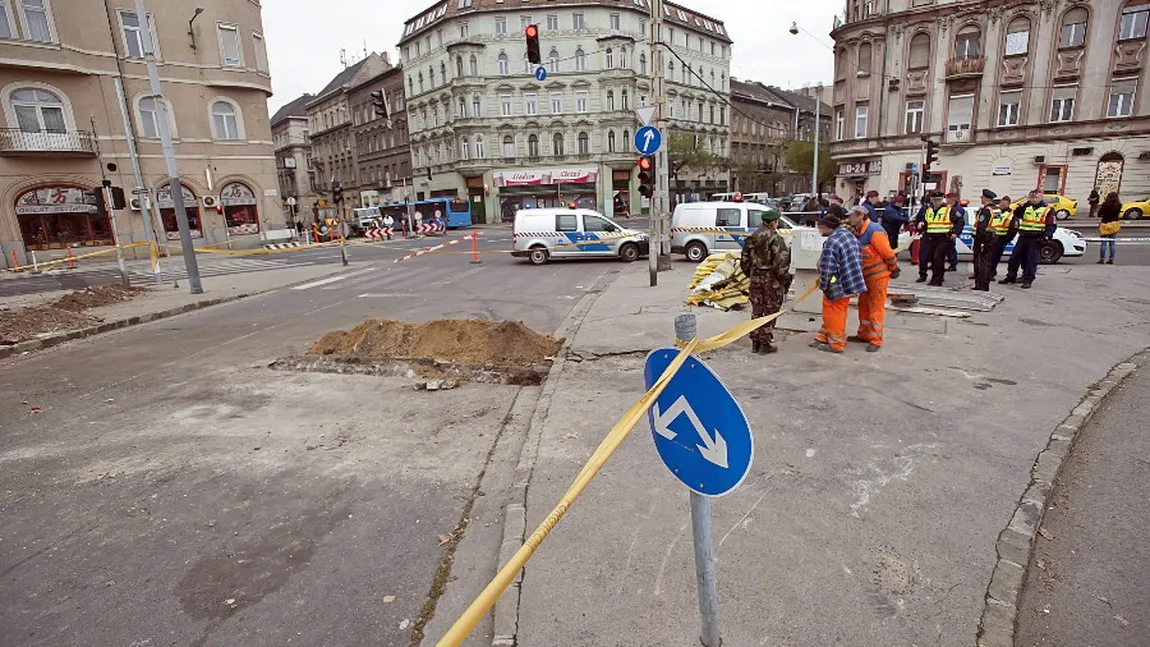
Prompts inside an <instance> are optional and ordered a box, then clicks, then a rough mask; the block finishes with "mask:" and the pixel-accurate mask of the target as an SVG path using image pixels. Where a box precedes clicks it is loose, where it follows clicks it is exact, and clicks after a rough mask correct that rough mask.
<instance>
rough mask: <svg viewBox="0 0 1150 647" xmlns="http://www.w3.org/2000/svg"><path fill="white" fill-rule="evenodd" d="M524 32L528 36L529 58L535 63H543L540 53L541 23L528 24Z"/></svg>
mask: <svg viewBox="0 0 1150 647" xmlns="http://www.w3.org/2000/svg"><path fill="white" fill-rule="evenodd" d="M523 33H524V34H525V35H526V36H527V60H529V61H531V62H532V63H533V64H535V65H539V64H541V63H543V57H542V56H541V55H540V54H539V25H527V28H526V29H524V30H523Z"/></svg>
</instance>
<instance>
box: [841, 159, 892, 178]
mask: <svg viewBox="0 0 1150 647" xmlns="http://www.w3.org/2000/svg"><path fill="white" fill-rule="evenodd" d="M880 173H882V160H871V161H869V162H844V163H842V164H839V173H838V174H839V176H840V177H859V176H863V175H878V174H880Z"/></svg>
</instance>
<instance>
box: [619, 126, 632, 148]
mask: <svg viewBox="0 0 1150 647" xmlns="http://www.w3.org/2000/svg"><path fill="white" fill-rule="evenodd" d="M620 141H622V142H623V145H624V146H626V145H627V142H629V141H631V131H629V130H627V129H626V128H624V129H623V136H622V137H621V138H620Z"/></svg>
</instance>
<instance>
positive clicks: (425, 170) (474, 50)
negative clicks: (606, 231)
mask: <svg viewBox="0 0 1150 647" xmlns="http://www.w3.org/2000/svg"><path fill="white" fill-rule="evenodd" d="M664 13H665V18H666V35H665V39H666V41H667V42H668V44H669V45H670V49H671V50H672V51H673V53H668V54H667V56H666V59H665V64H666V66H667V69H666V72H667V95H668V118H669V119H670V120H671V123H670V127H671V128H672V129H673V130H682V131H687V132H690V133H693V134H694V135H696V136H697V140H698V141H699V145H700V146H702V147H705V148H706V150H708V151H711V152H714V153H715V154H717V155H722V156H726V155H727V154H728V151H729V137H730V128H729V121H728V119H729V115H728V114H727V106H726V103H725V102H724V101H723V100H722V95H725V94H726V93H727V92H728V91H729V78H728V77H729V74H730V72H729V70H730V57H731V40H730V38H729V36H728V35H727V32H726V29H725V27H724V26H723V23H722V22H720V21H718V20H715V19H713V18H710V17H708V16H704V15H703V14H700V13H698V12H696V11H692V10H689V9H687V8H685V7H682V6H679V5H674V4H670V3H667V4H665V5H664ZM649 21H650V5H649V4H648V3H647V1H646V0H628V1H625V2H624V1H618V0H549V1H548V2H546V3H538V4H529V3H527V2H517V3H514V4H511V3H506V4H505V3H504V2H503V1H502V0H448V1H447V2H437V3H436V4H434V5H432V6H431V7H430V8H428V9H427V10H425V11H423V12H421V13H420V14H418V15H417V16H415V17H413V18H411V19H409V20H408V21H407V22H406V24H405V27H404V32H403V37H402V38H401V40H400V42H399V46H400V48H401V51H402V57H403V68H404V75H405V77H406V84H405V91H406V96H407V112H408V118H409V123H410V133H411V157H412V165H413V166H414V173H413V175H414V177H415V191H416V196H417V197H419V198H422V197H450V198H460V199H466V200H468V201H469V202H470V204H471V212H472V218H473V220H475V221H477V222H493V221H498V220H507V219H509V218H511V217H512V214H514V212H515V211H516V210H517V209H520V208H524V207H529V208H538V207H545V206H556V205H566V204H569V203H571V202H576V203H578V204H580V205H581V206H586V207H590V208H595V209H599V210H602V211H604V212H607V213H610V212H612V211H615V212H625V213H640V212H641V210H642V209H644V208H645V205H643V204H642V200H640V198H639V196H638V193H637V188H638V181H637V173H636V172H635V164H636V160H637V153H636V152H635V150H634V145H633V143H632V136H633V133H634V132H635V130H636V129H637V127H638V126H639V123H638V121H637V118H636V116H635V114H634V109H635V108H636V107H638V106H643V105H647V104H649V103H650V101H651V77H652V70H653V68H652V65H653V61H652V60H651V54H650V48H649V44H648V39H649V32H650V29H649V25H650V22H649ZM531 24H535V25H538V26H539V40H540V50H541V51H540V53H541V55H542V58H543V65H542V67H543V68H544V71H545V73H546V74H545V78H542V79H540V78H537V77H536V76H535V72H536V70H535V67H536V66H534V65H531V64H530V63H528V61H527V53H526V47H525V42H524V29H525V28H526V27H527V25H531ZM708 86H709V88H708ZM665 145H666V144H665ZM728 186H729V185H728V181H727V177H726V174H725V173H723V174H719V173H715V174H713V175H709V176H707V177H682V178H678V179H676V180H675V182H674V183H673V185H672V192H674V193H686V192H706V193H716V192H722V191H726V190H728Z"/></svg>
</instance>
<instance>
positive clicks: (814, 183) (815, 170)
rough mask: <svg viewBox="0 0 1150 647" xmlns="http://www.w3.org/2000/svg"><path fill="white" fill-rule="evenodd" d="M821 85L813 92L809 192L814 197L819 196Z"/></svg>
mask: <svg viewBox="0 0 1150 647" xmlns="http://www.w3.org/2000/svg"><path fill="white" fill-rule="evenodd" d="M822 89H823V86H822V84H821V83H820V84H819V90H818V92H816V93H815V160H814V164H813V165H812V168H811V193H813V194H814V196H815V199H816V200H817V199H818V198H819V126H821V125H822V124H821V121H822V119H821V117H822V115H821V114H820V113H821V112H822V107H823V102H822V99H820V98H819V97H820V96H822Z"/></svg>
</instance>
